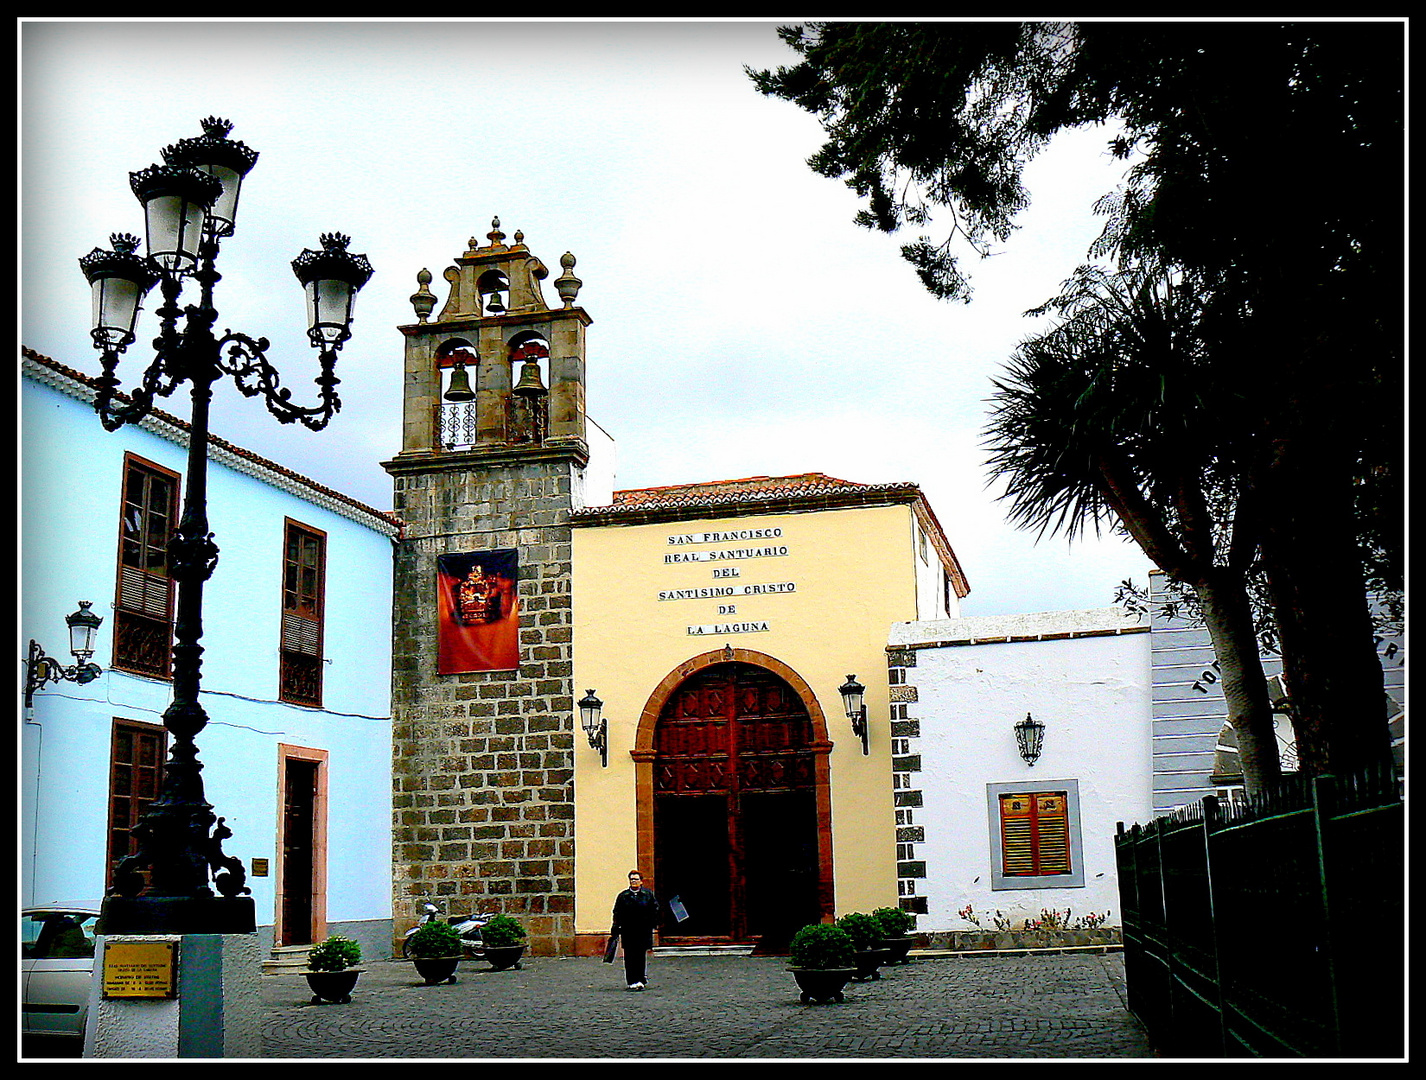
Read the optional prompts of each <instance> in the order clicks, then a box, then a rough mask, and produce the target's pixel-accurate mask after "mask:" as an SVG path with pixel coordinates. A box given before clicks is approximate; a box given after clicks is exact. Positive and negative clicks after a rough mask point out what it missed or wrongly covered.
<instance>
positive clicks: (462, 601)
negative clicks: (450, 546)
mask: <svg viewBox="0 0 1426 1080" xmlns="http://www.w3.org/2000/svg"><path fill="white" fill-rule="evenodd" d="M455 617H456V622H458V623H460V624H461V625H462V626H483V625H485V624H486V623H491V622H495V621H497V620H498V619H499V618H500V582H499V580H497V579H496V578H494V577H491V576H489V575H487V574H486V572H485V570H484V569H483V568H482V567H481V566H480V565H479V564H477V565H475V566H472V567H471V568H470V573H468V574H466V576H465V577H464V578H462V579H461V581H460V584H459V585H457V586H456V610H455Z"/></svg>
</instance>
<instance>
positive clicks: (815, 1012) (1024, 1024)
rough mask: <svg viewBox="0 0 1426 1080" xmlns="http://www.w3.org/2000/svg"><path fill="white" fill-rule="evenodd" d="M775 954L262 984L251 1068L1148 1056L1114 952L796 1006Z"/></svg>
mask: <svg viewBox="0 0 1426 1080" xmlns="http://www.w3.org/2000/svg"><path fill="white" fill-rule="evenodd" d="M786 967H787V960H786V958H785V957H746V956H741V957H731V956H659V955H657V954H654V955H653V956H651V957H650V959H649V978H650V980H651V981H650V983H649V986H648V989H646V990H644V991H641V992H631V991H629V990H628V989H626V988H625V986H624V982H623V978H622V975H623V969H622V964H620V963H618V962H616V963H614V964H612V965H606V964H604V963H602V962H600V961H599V960H598V959H588V958H555V957H534V958H526V959H525V961H524V963H523V966H522V968H521V969H520V970H514V969H511V970H506V971H500V972H496V971H492V970H491V969H490V968H489V966H488V965H485V964H483V963H479V962H475V961H463V962H462V964H461V970H460V971H459V972H458V973H457V981H456V982H455V983H453V984H442V985H435V986H427V985H425V984H424V983H423V982H422V981H421V979H420V977H419V976H418V975H417V974H416V972H415V970H414V969H413V968H412V967H411V965H410V964H408V963H403V962H399V961H377V962H373V963H368V964H367V965H365V972H364V974H363V975H362V976H361V980H360V981H359V983H358V984H357V987H356V989H355V991H353V994H352V1000H351V1001H350V1002H349V1003H347V1004H330V1003H328V1004H320V1005H312V1004H310V1001H311V993H310V991H309V990H308V988H307V982H306V980H305V979H304V978H303V977H302V976H301V975H300V974H299V975H271V976H265V977H264V978H263V980H262V996H263V1057H264V1058H282V1059H291V1058H347V1059H365V1058H494V1059H502V1058H504V1059H517V1058H526V1059H529V1058H623V1059H657V1058H760V1059H781V1060H790V1059H805V1058H869V1059H876V1058H946V1057H956V1058H983V1059H993V1058H1048V1059H1053V1058H1079V1059H1083V1058H1100V1059H1103V1058H1136V1057H1137V1058H1151V1057H1153V1056H1154V1053H1153V1050H1152V1048H1151V1047H1150V1045H1149V1043H1148V1040H1147V1038H1146V1037H1145V1035H1144V1032H1143V1030H1142V1028H1140V1026H1139V1024H1138V1022H1137V1021H1135V1020H1134V1018H1133V1017H1132V1016H1131V1015H1130V1014H1129V1013H1128V1011H1127V1009H1126V1008H1125V1004H1124V961H1123V954H1122V953H1118V952H1110V953H1060V954H1050V955H998V956H972V957H967V956H954V957H940V958H925V957H922V958H915V957H913V959H912V960H911V962H910V963H907V964H904V965H900V966H896V967H891V968H883V969H882V971H881V978H879V979H877V980H868V981H866V982H852V983H849V984H848V985H847V988H846V990H845V991H844V995H845V1000H844V1001H842V1002H841V1003H828V1004H824V1005H803V1004H801V1003H800V1002H799V999H798V990H797V986H796V984H795V983H794V981H793V978H792V975H791V974H789V973H788V972H787V970H786Z"/></svg>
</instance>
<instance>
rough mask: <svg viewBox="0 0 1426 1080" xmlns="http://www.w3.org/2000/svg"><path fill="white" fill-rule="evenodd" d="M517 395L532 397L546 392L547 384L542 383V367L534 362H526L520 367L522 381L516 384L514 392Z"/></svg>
mask: <svg viewBox="0 0 1426 1080" xmlns="http://www.w3.org/2000/svg"><path fill="white" fill-rule="evenodd" d="M513 392H514V393H516V394H529V395H530V396H531V397H533V396H535V395H536V394H543V393H544V392H545V384H544V383H542V382H540V365H539V364H537V363H535V362H534V361H533V360H526V361H525V363H524V364H522V365H521V367H520V381H519V382H518V383H516V384H515V389H514V391H513Z"/></svg>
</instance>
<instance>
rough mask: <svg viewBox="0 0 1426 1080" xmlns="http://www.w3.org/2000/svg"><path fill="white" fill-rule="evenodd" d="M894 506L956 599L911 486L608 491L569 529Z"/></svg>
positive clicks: (813, 484)
mask: <svg viewBox="0 0 1426 1080" xmlns="http://www.w3.org/2000/svg"><path fill="white" fill-rule="evenodd" d="M895 504H901V505H910V506H911V507H912V509H913V510H914V512H915V514H916V517H917V520H918V521H920V523H921V526H922V528H924V529H925V530H926V533H927V535H928V536H930V537H931V541H932V544H933V545H934V546H935V548H936V552H937V554H938V555H939V556H940V558H941V562H942V564H943V565H944V566H945V567H946V572H947V573H948V574H949V575H950V576H951V579H952V581H953V583H954V585H955V590H956V595H958V596H965V595H967V594H968V593H969V592H970V585H969V584H968V583H967V581H966V578H965V572H964V571H963V570H962V569H961V565H960V560H958V559H957V558H956V555H955V552H953V551H952V550H951V546H950V544H949V542H948V541H947V540H946V535H945V531H944V530H943V529H942V528H941V523H940V522H939V521H938V520H936V515H935V512H934V511H932V509H931V504H930V503H929V502H927V501H926V496H925V495H924V494H922V492H921V488H920V486H919V485H917V484H911V483H890V484H858V483H854V482H853V481H851V480H839V479H837V478H836V477H835V476H828V475H827V474H826V473H815V472H814V473H798V474H797V475H795V476H746V477H743V478H742V479H741V480H712V481H708V482H706V483H700V484H671V485H668V486H666V487H651V488H634V489H631V490H627V491H616V492H614V501H613V502H612V503H610V504H609V505H608V506H587V507H584V508H583V509H581V510H576V511H574V513H573V514H572V515H571V517H570V523H571V524H572V525H575V526H598V525H636V524H646V523H651V522H659V521H677V520H680V519H685V518H693V517H733V516H737V515H740V514H753V513H799V512H804V513H805V512H807V511H811V510H845V509H852V508H855V507H862V506H887V505H895Z"/></svg>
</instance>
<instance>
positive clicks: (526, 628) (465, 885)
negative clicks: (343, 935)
mask: <svg viewBox="0 0 1426 1080" xmlns="http://www.w3.org/2000/svg"><path fill="white" fill-rule="evenodd" d="M462 458H463V459H464V463H462V464H460V465H459V466H458V467H456V468H452V467H450V466H451V465H452V464H455V463H454V462H452V461H449V460H448V461H447V462H446V463H443V464H442V465H440V466H438V467H437V468H436V469H434V470H432V469H430V467H429V465H428V466H427V469H426V470H425V471H421V472H414V471H413V472H407V471H405V470H401V471H396V475H395V497H394V501H395V506H394V512H395V513H396V515H397V516H398V517H400V518H402V519H403V520H404V521H405V522H406V523H407V529H406V533H405V535H404V537H403V539H402V540H401V541H400V542H399V543H398V545H397V553H396V561H395V582H394V585H395V602H394V606H393V613H392V614H393V623H394V633H393V642H392V645H393V648H392V741H393V762H392V785H393V791H392V807H393V816H394V820H393V852H392V891H393V897H392V901H393V918H394V929H395V933H396V936H397V939H398V940H399V939H400V937H401V935H402V934H404V932H405V930H406V929H408V928H409V927H410V926H412V925H413V924H414V923H415V922H416V921H417V920H418V917H419V914H420V911H421V905H422V903H423V902H424V901H425V900H426V899H427V898H429V899H431V900H432V901H433V902H434V903H435V904H436V906H437V907H438V908H440V909H441V910H442V912H443V913H451V914H455V913H464V912H467V911H501V912H504V913H505V914H508V915H511V916H513V917H514V918H516V919H518V920H519V921H520V922H521V924H522V925H524V927H525V928H526V930H527V932H528V933H529V936H530V947H531V951H532V952H533V953H536V954H540V955H558V954H562V953H569V952H571V951H572V949H573V942H574V757H573V754H574V745H575V741H574V740H575V732H574V725H575V721H574V693H573V681H572V680H573V664H572V658H571V655H570V648H571V608H570V599H571V588H570V581H571V572H570V571H571V545H570V529H569V524H568V522H569V511H570V492H571V487H572V482H573V479H574V468H575V467H574V465H573V463H572V462H570V461H569V460H562V461H561V460H541V461H527V462H519V463H513V464H512V463H511V462H509V461H508V460H505V461H502V462H501V463H499V464H498V465H486V466H484V467H482V466H481V465H480V464H479V463H478V462H475V463H472V459H470V458H466V456H465V455H462ZM393 471H395V470H393ZM498 548H515V549H517V550H518V551H519V563H520V571H519V572H520V580H519V583H518V595H519V603H520V667H519V670H518V671H508V672H472V673H466V674H459V675H437V674H436V629H437V609H436V576H437V571H436V556H437V555H441V554H446V553H451V552H462V551H483V550H491V549H498Z"/></svg>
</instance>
